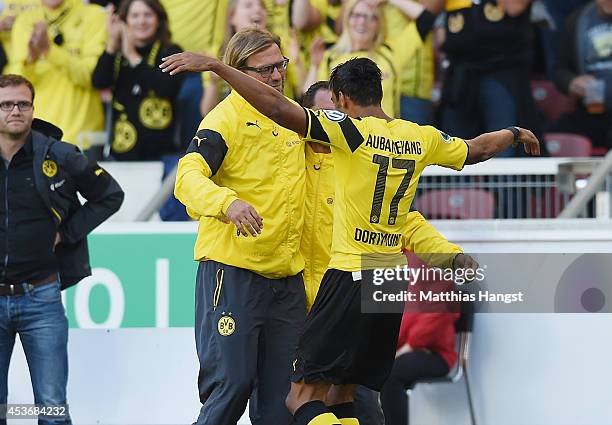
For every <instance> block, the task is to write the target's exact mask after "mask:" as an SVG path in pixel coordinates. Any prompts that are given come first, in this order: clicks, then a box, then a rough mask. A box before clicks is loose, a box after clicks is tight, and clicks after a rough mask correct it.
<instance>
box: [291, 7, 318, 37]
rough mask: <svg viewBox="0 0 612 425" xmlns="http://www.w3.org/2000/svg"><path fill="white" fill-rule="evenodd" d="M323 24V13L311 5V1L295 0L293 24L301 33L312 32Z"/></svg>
mask: <svg viewBox="0 0 612 425" xmlns="http://www.w3.org/2000/svg"><path fill="white" fill-rule="evenodd" d="M322 22H323V16H321V13H320V12H319V11H318V10H317V9H316V8H315V7H313V6H312V4H310V0H294V1H293V7H292V12H291V23H292V24H293V27H294V28H295V29H297V30H299V31H311V30H313V29H315V28H317V27H318V26H319V25H320V24H321V23H322Z"/></svg>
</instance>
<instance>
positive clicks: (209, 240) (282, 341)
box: [175, 30, 306, 425]
mask: <svg viewBox="0 0 612 425" xmlns="http://www.w3.org/2000/svg"><path fill="white" fill-rule="evenodd" d="M224 61H225V62H226V63H227V64H229V65H230V66H232V67H234V68H236V69H239V70H241V71H242V72H244V73H245V74H247V75H249V76H251V77H253V78H256V79H257V80H259V81H261V82H263V83H265V84H267V85H269V86H270V87H272V88H274V89H275V90H276V91H277V92H279V93H282V92H283V86H284V83H285V71H286V69H287V63H288V60H287V59H286V58H284V57H283V55H282V53H281V49H280V41H279V40H278V38H276V37H275V36H273V35H271V34H270V33H268V32H264V31H256V30H245V31H241V32H239V33H238V34H236V35H235V36H234V37H233V38H232V40H231V41H230V42H229V44H228V46H227V49H226V52H225V57H224ZM304 175H305V162H304V144H303V142H302V141H301V140H300V137H299V136H298V135H297V134H296V133H294V132H292V131H289V130H287V129H285V128H283V127H281V126H279V125H276V124H275V123H274V122H273V121H272V120H270V119H268V118H266V117H265V116H264V115H262V114H260V113H259V112H257V110H255V108H253V107H252V106H251V105H249V103H247V102H246V101H245V100H244V99H243V98H242V97H241V96H240V95H239V94H238V93H237V92H235V91H233V92H232V93H231V94H230V95H229V96H228V97H226V98H225V99H224V100H223V101H222V102H221V103H219V104H218V105H217V106H216V107H215V108H214V109H213V110H212V111H211V112H209V113H208V114H207V115H206V117H205V118H204V120H203V121H202V123H201V125H200V128H199V130H198V132H197V134H196V136H195V137H194V138H193V140H192V142H191V144H190V146H189V147H188V149H187V154H186V155H185V156H184V157H183V158H182V159H181V160H180V161H179V166H178V172H177V178H176V187H175V195H176V197H177V199H179V200H180V201H181V202H182V203H183V204H185V205H186V207H187V212H188V213H189V215H190V216H191V217H193V218H194V219H196V220H198V221H199V231H198V237H197V241H196V244H195V250H194V251H195V252H194V254H195V260H196V261H199V262H200V264H199V268H198V272H197V278H196V323H195V334H196V348H197V352H198V357H199V361H200V370H199V376H198V387H199V394H200V401H201V402H202V408H201V410H200V414H199V417H198V420H197V424H199V425H203V424H206V425H235V424H236V423H237V421H238V420H239V418H240V417H241V415H242V413H243V412H244V410H245V407H246V405H247V401H249V400H250V403H249V407H250V409H249V416H250V418H251V422H252V423H253V424H259V425H271V424H274V425H288V424H290V423H291V420H292V418H291V414H290V413H289V411H288V410H287V408H286V407H285V395H286V393H287V391H288V390H289V378H290V375H291V361H292V356H293V351H294V349H295V347H296V346H297V341H298V336H299V331H300V329H301V327H302V324H303V322H304V320H305V317H306V296H305V291H304V283H303V280H302V275H301V272H302V270H303V269H304V259H303V257H302V255H301V254H300V249H299V248H300V241H301V237H302V227H303V220H304V219H303V216H304V214H303V209H304V181H305V177H304Z"/></svg>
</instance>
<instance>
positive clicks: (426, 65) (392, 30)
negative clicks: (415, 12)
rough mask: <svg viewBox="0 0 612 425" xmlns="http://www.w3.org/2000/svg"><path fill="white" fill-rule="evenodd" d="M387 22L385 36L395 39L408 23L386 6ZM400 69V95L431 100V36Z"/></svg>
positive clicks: (432, 58) (432, 78) (401, 15)
mask: <svg viewBox="0 0 612 425" xmlns="http://www.w3.org/2000/svg"><path fill="white" fill-rule="evenodd" d="M384 13H385V20H386V21H387V36H388V37H389V38H393V37H396V36H397V35H398V34H399V33H401V31H402V29H403V28H404V27H405V26H406V25H407V24H408V23H409V22H410V21H409V20H408V19H407V18H406V16H405V15H404V14H403V13H402V12H401V11H400V10H399V9H398V8H397V7H395V6H391V5H387V6H386V7H385V8H384ZM398 69H400V70H401V71H400V95H401V96H411V97H418V98H421V99H427V100H429V99H431V90H432V88H433V83H434V71H435V67H434V55H433V46H432V35H431V34H429V35H428V36H427V38H426V39H425V41H424V42H423V45H422V46H421V47H420V48H418V49H417V50H416V52H415V53H414V56H412V58H410V59H409V60H408V61H406V63H405V64H404V65H403V66H401V67H398Z"/></svg>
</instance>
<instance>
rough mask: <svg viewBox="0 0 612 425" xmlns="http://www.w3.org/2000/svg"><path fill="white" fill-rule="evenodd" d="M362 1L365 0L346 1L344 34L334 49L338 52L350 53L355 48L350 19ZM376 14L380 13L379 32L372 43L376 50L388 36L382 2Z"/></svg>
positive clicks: (343, 23)
mask: <svg viewBox="0 0 612 425" xmlns="http://www.w3.org/2000/svg"><path fill="white" fill-rule="evenodd" d="M362 1H364V0H349V1H348V2H347V3H346V6H345V8H344V12H343V16H342V34H340V37H339V38H338V41H337V42H336V44H334V45H333V47H332V50H335V51H336V52H338V53H350V52H352V51H354V50H355V49H353V40H351V34H350V31H349V19H350V16H351V13H353V9H354V8H355V6H357V4H358V3H360V2H362ZM376 14H377V15H378V34H376V39H375V40H374V42H373V44H372V48H371V50H375V49H377V48H378V47H379V46H381V45H383V44H384V43H385V39H386V38H387V21H386V19H385V14H384V12H383V9H382V7H381V6H380V4H379V5H378V7H376Z"/></svg>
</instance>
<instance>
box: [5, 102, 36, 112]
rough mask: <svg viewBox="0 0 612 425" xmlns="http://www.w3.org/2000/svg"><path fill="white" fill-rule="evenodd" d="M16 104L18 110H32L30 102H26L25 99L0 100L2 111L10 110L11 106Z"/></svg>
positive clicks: (13, 106)
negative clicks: (17, 100)
mask: <svg viewBox="0 0 612 425" xmlns="http://www.w3.org/2000/svg"><path fill="white" fill-rule="evenodd" d="M15 106H17V109H19V112H27V111H31V110H32V102H26V101H25V100H22V101H19V102H13V101H6V102H0V109H1V110H3V111H4V112H11V111H12V110H13V108H15Z"/></svg>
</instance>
